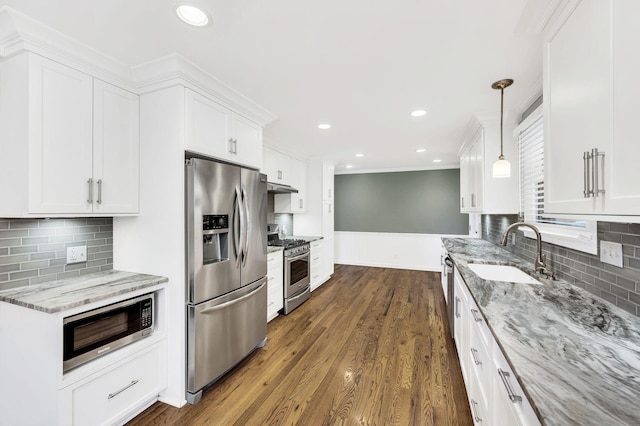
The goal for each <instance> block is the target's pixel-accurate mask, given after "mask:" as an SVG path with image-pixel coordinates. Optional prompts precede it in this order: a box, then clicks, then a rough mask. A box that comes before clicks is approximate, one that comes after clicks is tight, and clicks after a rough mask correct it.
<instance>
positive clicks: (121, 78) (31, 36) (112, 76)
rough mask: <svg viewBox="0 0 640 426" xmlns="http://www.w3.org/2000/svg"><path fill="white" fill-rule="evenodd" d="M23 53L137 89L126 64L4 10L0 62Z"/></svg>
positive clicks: (0, 19) (1, 13)
mask: <svg viewBox="0 0 640 426" xmlns="http://www.w3.org/2000/svg"><path fill="white" fill-rule="evenodd" d="M21 52H33V53H35V54H38V55H40V56H45V57H47V58H49V59H52V60H54V61H56V62H60V63H61V64H64V65H67V66H69V67H71V68H74V69H76V70H78V71H81V72H84V73H86V74H90V75H92V76H94V77H96V78H99V79H101V80H105V81H108V82H110V83H113V84H116V85H118V86H120V87H122V88H124V89H127V90H131V91H133V89H134V85H133V84H132V81H131V69H130V68H129V67H128V66H127V65H125V64H124V63H122V62H119V61H117V60H115V59H114V58H111V57H109V56H107V55H105V54H103V53H101V52H99V51H97V50H96V49H93V48H92V47H90V46H87V45H86V44H83V43H80V42H79V41H77V40H75V39H73V38H71V37H69V36H67V35H65V34H63V33H61V32H59V31H57V30H55V29H53V28H51V27H48V26H46V25H44V24H42V23H41V22H38V21H36V20H34V19H33V18H31V17H29V16H27V15H25V14H23V13H21V12H18V11H17V10H15V9H12V8H10V7H8V6H3V7H1V8H0V60H2V59H5V58H9V57H11V56H14V55H17V54H18V53H21Z"/></svg>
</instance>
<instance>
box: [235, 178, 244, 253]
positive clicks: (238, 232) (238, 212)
mask: <svg viewBox="0 0 640 426" xmlns="http://www.w3.org/2000/svg"><path fill="white" fill-rule="evenodd" d="M241 203H242V199H241V197H240V189H238V187H237V186H236V196H235V200H234V206H233V251H234V254H235V256H236V265H239V263H240V260H241V257H242V252H241V251H242V249H241V247H240V244H241V238H242V216H243V213H242V206H241Z"/></svg>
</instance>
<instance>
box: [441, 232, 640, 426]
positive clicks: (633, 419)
mask: <svg viewBox="0 0 640 426" xmlns="http://www.w3.org/2000/svg"><path fill="white" fill-rule="evenodd" d="M442 241H443V243H444V246H445V248H446V249H447V251H448V252H449V256H450V257H451V258H452V260H453V262H454V264H455V268H456V269H457V270H458V271H459V272H460V274H461V276H462V278H463V279H464V281H465V283H466V285H467V287H468V288H469V291H470V293H471V295H472V296H473V298H474V299H475V301H476V303H477V305H478V307H479V308H480V310H481V311H482V314H483V315H484V317H485V319H486V321H487V325H488V326H489V328H490V329H491V331H492V333H493V335H494V337H495V338H496V341H497V342H498V344H499V345H500V347H501V348H502V352H503V353H504V355H505V357H506V359H507V361H508V362H509V363H510V364H511V367H512V369H513V372H514V374H515V375H516V377H517V379H518V381H519V382H520V385H521V386H522V388H523V390H524V391H525V393H526V394H527V396H528V398H529V401H530V402H531V404H532V406H533V408H534V410H535V411H536V413H537V414H538V418H539V419H540V420H541V422H542V424H545V425H574V424H575V425H581V426H585V425H598V426H603V425H638V424H640V408H639V404H640V318H638V317H636V316H634V315H631V314H630V313H628V312H626V311H624V310H622V309H620V308H618V307H616V306H614V305H613V304H611V303H609V302H607V301H604V300H602V299H600V298H597V297H595V296H594V295H592V294H591V293H588V292H587V291H586V290H583V289H581V288H579V287H577V286H574V285H572V284H570V283H567V282H566V281H563V280H558V281H552V280H548V279H542V278H540V276H539V275H537V274H535V273H534V271H533V259H531V260H530V261H525V260H523V259H521V258H519V257H517V256H515V255H513V254H511V253H510V252H508V251H507V250H505V249H503V248H502V247H499V246H496V245H494V244H492V243H490V242H488V241H485V240H477V239H464V238H443V239H442ZM468 263H498V264H505V265H512V266H517V267H519V268H520V269H522V270H524V271H525V272H527V273H528V274H529V275H531V276H534V277H536V278H537V279H538V280H539V281H540V282H542V283H543V285H528V284H517V283H509V282H501V281H486V280H483V279H481V278H479V277H478V276H476V275H475V274H474V273H473V272H472V271H471V270H470V269H469V268H468V266H467V264H468Z"/></svg>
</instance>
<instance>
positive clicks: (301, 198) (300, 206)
mask: <svg viewBox="0 0 640 426" xmlns="http://www.w3.org/2000/svg"><path fill="white" fill-rule="evenodd" d="M298 201H299V202H300V207H299V208H303V207H302V198H300V200H298Z"/></svg>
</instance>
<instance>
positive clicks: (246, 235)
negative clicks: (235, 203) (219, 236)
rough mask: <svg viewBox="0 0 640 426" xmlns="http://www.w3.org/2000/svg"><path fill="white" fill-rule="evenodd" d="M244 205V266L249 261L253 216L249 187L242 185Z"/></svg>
mask: <svg viewBox="0 0 640 426" xmlns="http://www.w3.org/2000/svg"><path fill="white" fill-rule="evenodd" d="M242 205H243V206H244V226H243V228H244V244H243V247H242V250H243V255H242V266H244V265H245V264H246V263H247V256H248V255H249V234H251V217H250V216H249V198H248V197H247V188H246V187H245V186H244V185H242Z"/></svg>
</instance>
